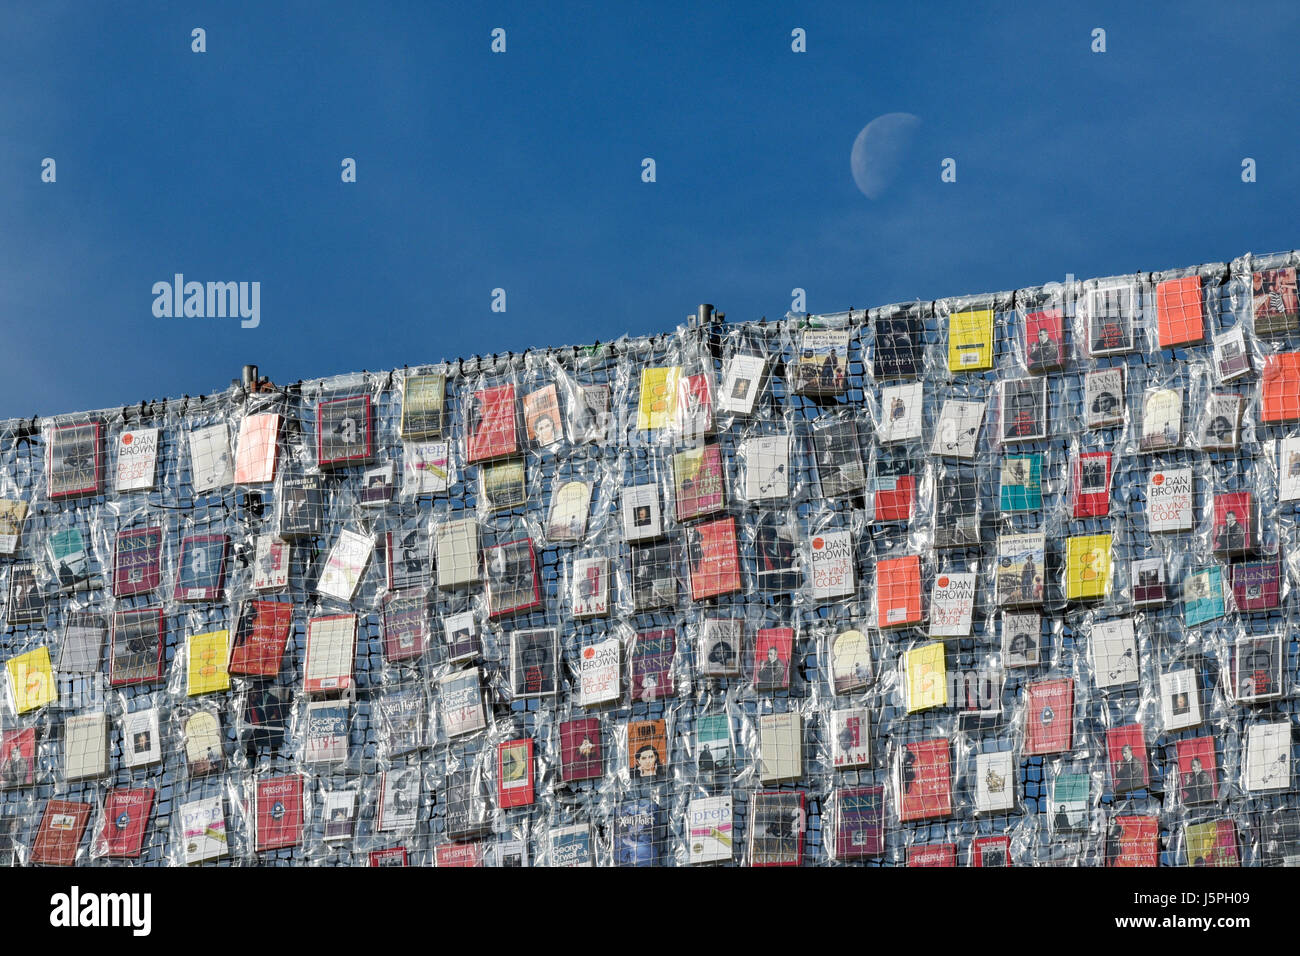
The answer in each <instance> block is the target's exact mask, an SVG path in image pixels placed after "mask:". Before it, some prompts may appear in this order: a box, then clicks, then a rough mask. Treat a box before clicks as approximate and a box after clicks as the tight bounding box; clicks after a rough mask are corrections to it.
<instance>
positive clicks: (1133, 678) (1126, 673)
mask: <svg viewBox="0 0 1300 956" xmlns="http://www.w3.org/2000/svg"><path fill="white" fill-rule="evenodd" d="M1089 643H1090V644H1091V646H1092V669H1093V679H1094V680H1095V682H1096V684H1097V686H1098V687H1100V688H1106V687H1122V686H1123V685H1125V684H1135V683H1137V680H1138V649H1137V638H1136V636H1135V635H1134V632H1133V621H1132V619H1131V618H1121V619H1119V620H1115V621H1102V622H1100V623H1098V624H1094V625H1093V627H1092V634H1091V635H1090V636H1089Z"/></svg>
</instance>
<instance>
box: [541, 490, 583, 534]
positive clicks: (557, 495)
mask: <svg viewBox="0 0 1300 956" xmlns="http://www.w3.org/2000/svg"><path fill="white" fill-rule="evenodd" d="M590 507H591V485H589V484H587V483H586V482H585V481H566V482H564V483H563V484H560V483H559V482H556V488H555V492H554V493H553V494H552V496H551V513H550V516H549V517H548V518H547V519H546V538H547V540H548V541H550V542H556V541H581V540H582V539H583V537H584V536H585V535H586V533H587V511H588V509H589V508H590Z"/></svg>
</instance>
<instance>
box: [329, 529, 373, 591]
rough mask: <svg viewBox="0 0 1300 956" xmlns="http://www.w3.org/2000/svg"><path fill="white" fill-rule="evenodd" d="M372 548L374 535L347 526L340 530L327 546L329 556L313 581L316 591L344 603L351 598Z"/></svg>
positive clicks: (359, 581)
mask: <svg viewBox="0 0 1300 956" xmlns="http://www.w3.org/2000/svg"><path fill="white" fill-rule="evenodd" d="M374 549H375V539H374V538H373V537H371V536H369V535H362V534H357V533H356V532H355V531H349V530H347V529H346V528H344V529H343V530H342V531H340V532H339V536H338V538H336V539H335V541H334V544H333V546H332V547H331V548H330V553H329V557H327V558H326V559H325V567H324V568H323V569H322V570H321V573H320V580H319V581H317V583H316V591H317V593H319V594H323V595H326V596H327V597H332V598H334V599H335V600H336V601H341V602H343V603H344V604H347V603H349V602H351V600H352V596H353V595H354V594H356V593H357V586H358V585H359V584H360V583H361V576H362V575H363V574H364V573H365V570H366V565H367V564H368V563H369V561H370V553H371V552H372V551H374Z"/></svg>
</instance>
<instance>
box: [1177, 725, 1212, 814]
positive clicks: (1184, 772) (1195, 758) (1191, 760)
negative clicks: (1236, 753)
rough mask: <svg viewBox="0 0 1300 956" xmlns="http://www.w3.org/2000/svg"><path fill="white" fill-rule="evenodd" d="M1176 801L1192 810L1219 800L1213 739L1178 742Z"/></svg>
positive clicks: (1192, 739)
mask: <svg viewBox="0 0 1300 956" xmlns="http://www.w3.org/2000/svg"><path fill="white" fill-rule="evenodd" d="M1178 787H1179V791H1178V794H1179V796H1178V799H1179V800H1180V801H1182V803H1183V805H1184V806H1188V807H1192V806H1197V805H1200V804H1203V803H1213V802H1214V801H1215V800H1217V799H1218V798H1219V764H1218V758H1217V757H1216V756H1215V751H1214V738H1213V737H1210V736H1203V737H1190V738H1186V739H1183V740H1180V741H1178Z"/></svg>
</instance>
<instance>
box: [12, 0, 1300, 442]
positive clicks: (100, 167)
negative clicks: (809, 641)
mask: <svg viewBox="0 0 1300 956" xmlns="http://www.w3.org/2000/svg"><path fill="white" fill-rule="evenodd" d="M704 6H705V5H698V4H686V3H660V4H654V5H641V6H640V7H639V8H637V9H635V10H633V9H623V8H622V7H621V6H620V5H608V6H606V5H599V4H589V5H579V4H561V3H556V4H547V5H537V4H522V3H521V4H499V3H486V4H466V5H464V6H463V7H461V8H456V9H451V8H447V9H444V8H443V7H441V6H440V5H433V4H428V3H409V4H383V5H376V6H375V7H373V8H372V7H365V6H360V7H359V6H357V5H355V4H341V3H329V2H317V3H310V4H308V3H301V4H274V5H270V4H265V5H264V4H246V5H236V4H223V5H220V7H219V8H216V9H210V8H209V7H208V6H207V5H197V4H196V5H187V4H182V3H166V4H164V3H134V4H130V5H127V6H125V7H123V8H117V7H100V6H98V5H89V4H71V3H68V4H58V3H51V4H42V5H40V6H39V7H37V6H35V5H19V4H9V5H7V7H6V10H5V13H4V16H5V20H6V26H7V29H6V30H5V36H4V38H3V40H0V53H2V54H3V62H4V63H5V65H6V66H5V70H4V75H3V78H0V146H2V148H0V182H2V183H3V187H2V188H0V215H2V217H3V223H4V228H3V229H2V230H0V316H3V335H4V341H5V348H4V349H3V354H4V359H3V369H4V372H5V374H3V375H0V417H12V416H28V415H32V414H41V415H49V414H56V413H60V412H67V411H73V410H77V409H87V408H101V407H110V406H114V405H121V404H125V403H134V402H138V401H139V400H141V399H146V398H162V397H164V396H171V395H180V394H183V393H189V394H198V393H200V392H209V391H212V390H214V389H218V388H222V387H224V386H226V385H227V384H228V383H229V381H230V379H231V378H232V377H236V376H237V375H238V374H239V369H240V366H242V365H243V364H244V363H245V362H256V363H258V364H259V365H260V366H261V367H262V370H263V372H264V373H265V374H268V375H270V376H271V377H272V378H273V379H274V380H276V381H277V382H289V381H295V380H297V379H300V378H310V377H318V376H324V375H330V374H334V373H338V372H345V371H352V370H356V369H360V368H368V369H378V368H389V367H393V366H401V365H403V364H418V363H423V362H435V361H438V360H440V359H442V358H444V357H446V358H454V357H456V356H459V355H470V354H473V353H475V352H479V351H484V352H486V351H503V350H506V349H511V350H520V349H522V348H525V347H527V346H536V345H547V344H580V343H586V342H592V341H595V340H597V339H599V340H602V341H605V340H608V339H611V338H615V337H617V336H618V335H620V334H622V333H625V332H626V333H631V334H640V333H647V332H654V331H662V330H665V329H668V328H671V327H673V326H674V325H676V324H677V323H679V322H681V321H682V320H683V318H684V317H685V316H686V314H687V313H688V312H690V311H692V310H693V308H694V306H695V304H696V303H698V302H701V301H708V302H713V303H714V304H715V305H717V306H718V307H719V308H720V309H723V310H725V311H726V312H727V314H728V316H729V318H731V319H732V320H744V319H755V318H758V317H759V316H760V315H767V316H769V317H775V316H779V315H781V314H783V313H784V312H785V311H786V310H787V309H788V308H790V292H791V289H793V288H794V287H800V288H803V289H806V290H807V306H808V308H809V310H810V311H813V312H830V311H839V310H842V309H845V308H847V307H849V306H854V307H857V308H862V307H864V306H870V305H881V304H885V303H889V302H895V301H900V300H905V299H912V298H923V299H930V298H936V297H940V296H944V295H953V294H961V293H968V292H980V291H990V290H997V289H1009V288H1016V287H1019V286H1027V285H1035V284H1038V283H1041V282H1045V281H1048V280H1052V279H1060V278H1062V277H1063V276H1064V275H1065V274H1066V273H1067V272H1068V273H1074V274H1075V275H1077V276H1080V277H1083V276H1091V275H1108V274H1113V273H1121V272H1129V271H1134V270H1139V269H1163V268H1169V267H1174V266H1180V265H1188V264H1193V263H1197V262H1203V261H1215V260H1223V259H1227V258H1231V257H1232V256H1235V255H1238V254H1241V253H1244V252H1247V251H1254V252H1267V251H1276V250H1280V249H1288V248H1292V247H1293V246H1296V245H1297V244H1300V243H1297V239H1296V229H1295V227H1294V225H1293V223H1294V222H1295V220H1296V218H1297V213H1300V177H1298V176H1297V175H1296V172H1297V170H1296V162H1297V160H1296V157H1297V156H1300V142H1297V140H1300V130H1298V129H1297V126H1296V124H1295V122H1294V121H1293V117H1292V116H1291V112H1292V111H1291V110H1290V100H1291V98H1292V96H1291V92H1290V91H1293V90H1295V89H1296V88H1297V87H1300V82H1298V80H1300V75H1298V74H1300V58H1297V56H1296V49H1297V39H1300V37H1298V30H1297V27H1298V21H1300V9H1297V8H1296V6H1295V5H1294V4H1288V3H1281V2H1279V3H1259V4H1252V5H1249V6H1244V7H1241V6H1237V7H1231V8H1230V7H1228V6H1227V5H1219V4H1212V3H1199V2H1191V3H1183V4H1159V5H1156V4H1150V5H1147V4H1144V5H1141V9H1134V7H1133V6H1131V5H1129V4H1121V3H1113V4H1098V5H1095V6H1093V7H1092V8H1091V9H1088V10H1086V11H1084V10H1073V9H1072V10H1057V9H1054V8H1049V6H1050V5H1043V4H1029V3H1024V4H1021V3H995V4H981V5H967V4H960V5H959V4H952V5H950V6H945V5H940V4H929V5H916V4H913V5H903V4H897V3H891V4H877V5H871V6H865V5H857V4H845V5H843V6H839V5H829V4H768V3H753V4H750V5H748V8H747V9H746V11H745V12H744V14H743V15H740V14H737V13H736V12H735V10H734V9H730V10H729V9H717V10H710V9H700V8H701V7H704ZM268 8H271V9H268ZM1148 8H1149V9H1148ZM194 27H203V28H204V29H205V30H206V31H207V52H206V53H203V54H195V53H192V52H191V50H190V31H191V29H193V28H194ZM494 27H502V28H504V29H505V30H506V41H507V50H506V53H504V54H493V53H491V52H490V49H489V45H490V41H491V37H490V33H491V30H492V29H493V28H494ZM796 27H801V28H803V29H804V30H805V31H806V34H807V52H806V53H794V52H792V51H791V30H793V29H794V28H796ZM1096 27H1101V28H1103V29H1105V30H1106V45H1107V51H1106V52H1105V53H1104V54H1099V53H1093V52H1091V50H1090V44H1091V31H1092V30H1093V29H1094V28H1096ZM894 111H905V112H911V113H914V114H916V115H918V116H919V117H921V119H922V123H923V125H922V127H921V129H920V132H919V134H918V136H917V138H916V139H915V141H914V142H913V143H912V146H911V149H910V151H909V152H908V154H907V157H906V163H905V165H904V168H903V169H902V170H901V171H900V173H899V175H898V178H897V180H896V181H895V182H894V184H893V186H892V187H891V188H890V189H889V190H888V191H887V192H886V193H885V194H884V195H883V196H882V197H881V198H880V199H879V200H878V201H872V200H870V199H868V198H866V197H865V196H864V195H863V194H862V193H860V192H859V191H858V190H857V188H856V187H855V185H854V182H853V179H852V176H851V173H850V166H849V155H850V149H851V148H852V145H853V141H854V138H855V137H856V136H857V134H858V132H859V130H861V129H862V127H863V126H865V125H866V124H867V123H868V122H869V121H870V120H871V119H873V118H874V117H876V116H878V115H880V114H883V113H889V112H894ZM1247 156H1249V157H1252V158H1254V159H1255V160H1256V162H1257V164H1258V181H1257V182H1255V183H1251V184H1246V183H1243V182H1242V181H1241V175H1240V173H1241V161H1242V159H1243V157H1247ZM45 157H51V158H53V159H55V161H56V163H57V182H55V183H52V184H51V183H42V182H41V178H40V173H41V161H42V159H44V158H45ZM343 157H354V158H355V159H356V161H357V182H356V183H355V184H344V183H342V182H341V181H340V175H339V174H340V162H341V160H342V159H343ZM644 157H653V158H654V160H655V162H656V173H657V181H656V182H654V183H644V182H642V181H641V161H642V159H643V158H644ZM944 157H952V158H954V159H955V160H956V161H957V174H958V175H957V182H956V183H942V182H941V181H940V162H941V160H942V159H943V158H944ZM176 272H183V273H184V274H185V275H186V277H187V278H188V279H197V280H201V281H207V280H221V281H225V280H245V281H253V280H256V281H259V282H261V284H262V285H261V288H262V297H261V324H260V326H259V327H258V328H256V329H241V328H240V327H239V323H238V322H237V321H235V320H231V319H216V320H209V319H195V318H188V319H187V318H179V319H178V318H170V319H168V318H155V317H154V315H153V312H152V304H153V296H152V293H151V288H152V286H153V283H154V282H156V281H159V280H169V279H170V278H171V276H172V275H173V273H176ZM498 287H499V288H504V289H505V290H506V302H507V311H506V312H505V313H504V314H502V313H494V312H492V311H491V308H490V306H491V295H492V290H493V289H494V288H498Z"/></svg>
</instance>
